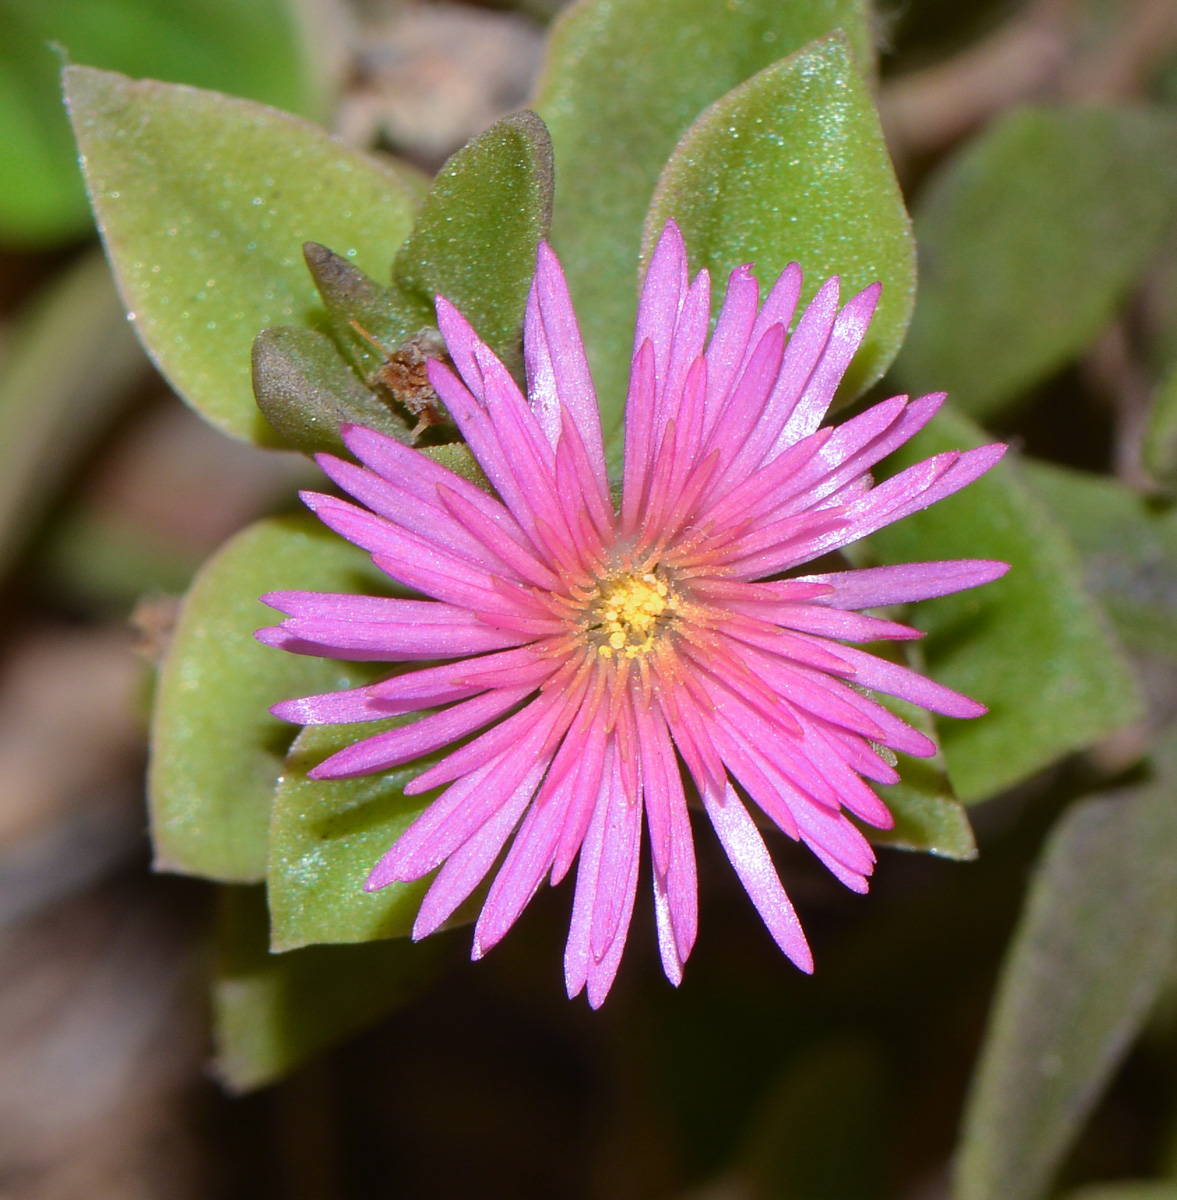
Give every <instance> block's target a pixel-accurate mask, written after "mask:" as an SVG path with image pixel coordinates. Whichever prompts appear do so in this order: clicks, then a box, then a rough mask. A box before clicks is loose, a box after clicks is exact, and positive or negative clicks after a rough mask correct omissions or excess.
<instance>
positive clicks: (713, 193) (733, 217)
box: [642, 34, 915, 396]
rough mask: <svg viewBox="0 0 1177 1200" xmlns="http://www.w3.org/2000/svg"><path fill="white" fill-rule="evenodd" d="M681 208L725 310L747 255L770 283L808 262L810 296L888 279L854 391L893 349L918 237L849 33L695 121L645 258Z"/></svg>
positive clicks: (670, 168) (658, 208)
mask: <svg viewBox="0 0 1177 1200" xmlns="http://www.w3.org/2000/svg"><path fill="white" fill-rule="evenodd" d="M669 217H673V218H674V219H675V220H676V221H677V222H678V224H679V227H680V228H681V229H682V232H683V237H684V238H685V239H686V243H687V248H688V251H689V253H690V258H691V265H692V267H693V268H695V269H698V268H700V267H706V268H707V269H708V270H709V271H710V272H711V286H712V303H713V306H714V311H718V306H719V304H720V303H721V302H722V299H723V295H724V292H725V291H726V288H727V277H728V273H729V272H730V271H731V270H733V269H734V268H735V267H738V266H740V265H741V264H743V263H749V262H754V263H755V264H756V268H757V274H758V277H759V279H760V281H761V283H762V285H763V286H765V287H767V286H769V285H771V283H772V281H774V280H775V279H776V277H777V275H779V274H780V272H781V271H783V270H784V268H785V267H786V266H787V265H788V264H789V263H791V262H797V263H800V265H801V268H802V270H803V271H804V273H805V285H804V289H803V291H802V296H801V301H802V303H807V302H808V301H809V300H810V299H812V297H813V295H814V293H816V291H817V290H818V288H819V287H821V285H822V284H823V283H824V282H825V281H826V279H828V278H829V277H830V276H831V275H839V276H840V277H841V284H842V294H843V296H844V297H845V298H846V299H849V297H850V296H852V295H854V294H855V293H856V292H858V291H860V290H861V289H862V288H864V287H866V286H867V285H868V284H871V283H874V282H875V281H877V280H881V281H882V284H883V294H882V298H881V299H880V301H879V307H878V309H877V310H876V312H875V315H874V318H873V319H872V321H871V325H870V330H869V332H868V333H867V335H866V338H865V339H864V341H863V344H862V347H861V348H860V349H859V351H858V353H857V355H856V356H855V358H854V362H853V365H852V366H851V368H850V370H849V372H848V373H847V377H846V382H845V384H844V388H845V390H846V392H847V394H848V395H850V396H853V395H855V394H857V393H858V392H860V391H861V390H862V389H863V388H864V387H866V386H868V385H869V384H871V383H873V382H874V381H875V380H876V379H878V378H879V376H881V375H882V373H883V372H884V371H885V370H886V369H887V367H888V365H889V364H890V362H891V360H892V358H894V357H895V354H896V352H897V351H898V349H899V346H900V344H901V342H902V341H903V331H904V330H905V329H906V328H907V322H908V320H909V318H910V316H911V307H912V303H913V300H914V294H915V248H914V246H913V245H912V240H911V227H910V223H909V221H908V219H907V211H906V209H905V208H904V207H903V197H902V196H901V195H900V192H899V184H898V183H897V182H896V179H895V173H894V170H893V169H892V167H891V160H890V158H889V157H888V155H887V147H886V144H885V143H884V141H883V133H882V129H881V128H880V126H879V118H878V114H877V113H876V112H875V108H874V104H873V103H872V101H871V97H870V93H869V91H868V90H867V87H866V85H865V83H864V82H863V81H862V78H861V76H860V75H859V73H858V71H857V69H856V67H855V65H854V60H853V57H852V55H851V52H850V46H849V44H848V43H847V42H846V40H845V38H844V37H842V36H841V35H839V34H834V35H832V36H831V37H828V38H825V39H823V40H821V41H819V42H817V43H815V44H814V45H813V46H810V47H807V48H806V49H804V50H801V51H799V52H798V53H796V54H794V55H793V56H792V57H791V58H787V59H785V60H784V61H783V62H780V63H777V64H775V65H774V66H772V67H769V68H767V69H766V70H764V71H761V72H760V74H759V75H756V76H754V77H753V78H752V79H750V80H748V82H747V83H745V84H743V85H742V86H740V87H738V88H736V89H735V90H734V91H732V92H730V93H729V94H728V95H726V96H724V97H723V99H721V100H719V101H718V102H717V103H715V104H714V105H712V106H711V108H709V109H708V110H707V111H706V112H705V113H703V115H702V116H701V117H700V118H699V119H698V120H697V121H696V122H695V123H694V124H693V125H692V126H691V128H690V129H689V130H688V131H687V133H686V134H685V135H684V137H683V139H682V141H681V142H679V144H678V147H677V149H676V150H675V152H674V154H673V155H672V156H671V159H670V161H669V162H668V163H667V164H666V169H665V170H664V171H663V172H662V176H661V178H660V179H659V180H658V187H657V189H656V190H655V192H654V199H653V202H652V203H651V205H650V212H649V215H648V217H647V218H646V224H645V229H644V233H643V238H642V261H643V262H647V261H648V260H649V256H650V255H651V254H652V253H653V250H654V244H655V242H656V241H657V239H658V236H659V235H660V234H661V232H662V227H663V225H664V224H665V223H666V220H667V218H669Z"/></svg>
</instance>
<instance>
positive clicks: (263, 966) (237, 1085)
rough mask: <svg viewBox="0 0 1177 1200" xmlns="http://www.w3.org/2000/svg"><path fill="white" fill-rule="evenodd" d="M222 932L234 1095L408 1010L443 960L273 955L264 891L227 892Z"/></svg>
mask: <svg viewBox="0 0 1177 1200" xmlns="http://www.w3.org/2000/svg"><path fill="white" fill-rule="evenodd" d="M218 926H219V927H218V942H219V955H218V962H217V972H216V977H215V979H214V981H213V1033H214V1037H215V1041H216V1071H217V1074H218V1075H219V1076H220V1078H221V1081H222V1082H223V1083H224V1084H225V1085H226V1086H227V1087H228V1088H229V1089H230V1090H232V1091H234V1092H246V1091H251V1090H252V1089H254V1088H259V1087H264V1086H265V1085H266V1084H268V1083H273V1082H275V1081H276V1080H278V1079H280V1078H282V1076H283V1075H286V1074H289V1072H290V1071H292V1070H294V1069H295V1068H296V1067H298V1066H300V1065H301V1064H302V1063H303V1062H305V1061H306V1060H307V1059H308V1058H310V1057H311V1056H312V1055H314V1054H317V1053H318V1052H319V1051H321V1050H324V1049H326V1048H327V1047H328V1046H331V1045H332V1044H334V1043H335V1042H339V1041H342V1040H343V1039H344V1038H345V1037H347V1036H348V1035H349V1034H352V1033H356V1032H358V1031H359V1030H361V1029H363V1028H364V1027H365V1026H368V1025H370V1024H372V1023H373V1022H374V1021H376V1020H377V1019H378V1018H379V1017H381V1016H383V1015H384V1014H385V1013H386V1012H388V1011H389V1010H390V1009H393V1008H396V1007H397V1006H399V1005H400V1004H403V1003H404V1002H405V1001H406V1000H408V999H410V998H411V997H412V996H413V995H414V994H415V993H416V992H417V991H418V990H419V989H420V988H421V987H422V986H423V985H424V984H425V983H427V982H428V980H429V979H430V977H431V975H432V972H433V966H434V963H435V961H436V957H437V955H436V952H435V950H434V948H433V946H432V945H427V946H416V945H414V944H413V943H412V942H407V941H401V942H382V943H380V944H378V945H374V946H315V947H312V948H310V949H308V950H297V951H295V952H293V953H291V954H271V953H270V951H269V945H268V943H269V929H268V919H267V916H266V898H265V891H264V889H262V888H245V887H228V888H225V889H224V890H223V893H222V899H221V911H220V918H219V922H218Z"/></svg>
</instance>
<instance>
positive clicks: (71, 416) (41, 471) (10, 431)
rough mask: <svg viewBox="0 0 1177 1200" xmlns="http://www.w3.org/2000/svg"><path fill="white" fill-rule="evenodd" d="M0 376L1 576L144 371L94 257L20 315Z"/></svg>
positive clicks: (106, 275)
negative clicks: (78, 460) (59, 489)
mask: <svg viewBox="0 0 1177 1200" xmlns="http://www.w3.org/2000/svg"><path fill="white" fill-rule="evenodd" d="M5 349H6V351H7V353H6V355H5V358H4V362H3V372H2V374H0V570H6V569H7V567H8V566H9V564H10V562H11V560H12V557H13V555H14V554H15V553H16V552H17V551H18V550H19V549H20V548H21V544H22V539H24V538H25V537H27V536H28V534H29V532H30V531H31V528H32V527H33V526H34V523H35V522H36V520H37V518H38V517H39V516H40V515H41V513H42V512H43V510H44V508H45V506H46V505H47V504H49V503H50V502H51V500H52V498H53V495H54V491H55V489H56V488H57V487H59V486H60V485H61V483H62V480H63V477H64V476H65V475H66V473H67V472H68V471H69V470H70V469H71V468H72V467H73V466H74V464H75V462H76V460H77V459H78V457H79V456H80V455H82V454H84V453H85V452H86V451H87V450H88V449H89V447H90V445H91V443H92V441H93V439H94V438H95V437H97V436H98V434H99V432H100V431H101V430H102V429H103V427H104V426H105V425H106V423H107V422H108V421H109V420H110V419H111V418H112V417H113V415H114V413H115V412H116V411H117V410H118V408H119V407H121V406H122V405H123V404H124V403H125V401H126V398H127V393H128V391H129V390H130V389H131V388H132V386H133V385H134V383H135V381H136V380H138V379H140V378H142V377H144V376H145V375H146V374H147V373H148V372H149V371H150V370H151V367H150V364H149V363H148V362H147V360H146V359H145V358H144V357H143V351H142V350H141V349H140V348H139V346H138V345H137V344H136V342H135V338H134V336H133V335H132V333H131V331H130V329H129V328H128V327H127V319H126V313H124V312H123V306H122V302H121V301H120V300H119V298H118V294H117V292H116V291H115V288H114V283H113V281H112V280H111V278H110V269H109V268H108V267H107V265H106V262H105V261H104V260H103V258H102V256H101V255H100V254H99V253H98V252H97V250H95V251H93V252H91V253H88V254H86V255H84V256H83V257H82V258H81V259H79V260H78V262H77V263H76V264H75V265H74V266H73V267H71V268H70V269H69V270H68V271H66V272H64V273H63V274H62V275H60V276H59V277H58V278H57V279H56V280H55V282H54V283H53V284H51V285H50V286H49V287H48V288H46V290H45V291H44V293H43V294H42V295H41V296H40V297H38V298H36V299H35V300H34V301H33V303H32V304H31V305H30V306H29V308H28V309H27V310H26V311H25V312H24V313H23V314H22V316H21V318H20V320H19V322H18V324H17V325H16V327H15V329H13V330H12V333H11V335H10V339H9V341H8V342H7V345H6V347H5Z"/></svg>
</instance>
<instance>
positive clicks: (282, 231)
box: [65, 67, 417, 442]
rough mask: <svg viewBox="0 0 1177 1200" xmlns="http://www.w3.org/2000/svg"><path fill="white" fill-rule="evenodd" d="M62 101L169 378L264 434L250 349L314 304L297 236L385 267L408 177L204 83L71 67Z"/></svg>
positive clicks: (230, 420)
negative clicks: (175, 83) (186, 83)
mask: <svg viewBox="0 0 1177 1200" xmlns="http://www.w3.org/2000/svg"><path fill="white" fill-rule="evenodd" d="M65 89H66V99H67V101H68V104H69V108H70V115H71V117H72V119H73V123H74V131H75V133H76V135H77V139H78V145H79V146H80V147H81V150H82V154H83V155H84V157H85V171H86V184H87V187H88V188H89V191H90V198H91V201H92V203H93V205H94V211H95V212H96V214H97V216H98V220H99V224H100V225H101V227H102V234H103V238H104V240H105V242H106V250H107V254H108V255H109V256H110V259H111V262H112V263H113V264H114V269H115V275H116V277H117V279H118V283H119V288H120V290H121V291H122V294H123V299H124V300H125V301H126V304H127V307H128V308H129V309H130V311H131V312H132V313H133V314H134V317H135V322H136V328H137V329H138V331H139V336H140V338H142V340H143V344H144V345H145V346H146V347H147V350H148V353H150V354H151V356H152V358H153V359H154V360H155V362H156V364H157V365H158V366H159V368H160V370H161V371H162V372H163V373H164V375H166V376H167V378H168V381H169V382H170V383H171V384H172V386H173V387H174V388H175V389H176V390H177V391H178V392H179V393H180V395H181V396H183V397H184V399H185V400H187V401H188V402H189V403H190V404H191V405H192V406H193V407H194V408H196V409H197V410H198V411H199V412H200V413H202V414H203V415H204V416H205V417H206V418H207V419H208V420H209V421H211V422H212V423H213V424H214V425H216V426H218V427H219V428H221V429H223V430H225V432H227V433H230V434H232V435H234V436H235V437H240V438H245V439H249V440H254V441H261V442H271V441H272V440H273V433H272V431H271V430H270V428H269V426H268V425H266V423H265V420H264V419H263V417H262V415H261V413H259V412H258V410H257V406H256V405H255V404H254V399H253V391H252V389H251V386H250V357H249V356H250V347H251V346H252V344H253V340H254V338H255V337H256V335H257V334H258V333H259V332H260V331H261V330H262V329H264V328H266V327H268V326H271V325H290V324H314V323H315V322H316V320H317V318H318V316H319V314H320V312H321V309H320V307H319V303H318V297H317V295H316V293H315V288H314V285H313V284H312V282H311V279H310V276H309V275H308V273H307V270H306V267H305V266H304V264H303V261H302V246H303V243H304V242H307V241H317V242H322V243H323V244H325V245H329V246H332V247H333V248H334V249H335V250H336V251H338V252H339V253H340V254H342V255H343V256H344V257H345V258H347V259H349V260H351V259H354V260H355V261H356V263H357V264H367V265H375V264H383V263H385V262H387V261H388V260H389V259H391V257H392V256H393V254H394V253H395V252H396V250H397V248H398V247H399V246H400V244H401V242H402V241H403V240H404V238H405V236H406V235H407V234H408V232H409V228H410V225H411V222H412V214H413V209H414V207H415V204H416V199H417V185H416V183H415V182H414V181H413V179H412V177H411V176H409V175H408V174H407V173H406V172H405V171H404V170H400V169H394V168H393V167H392V166H389V165H386V164H384V163H381V162H377V161H376V160H374V159H372V158H369V157H367V156H365V155H363V154H360V153H359V152H358V151H355V150H353V149H351V148H350V147H348V146H345V145H343V144H342V143H341V142H338V141H335V140H334V139H332V138H330V137H328V136H327V134H325V133H324V132H323V131H322V130H321V129H318V128H316V127H315V126H313V125H309V124H307V123H306V122H304V121H300V120H298V119H297V118H295V117H291V116H288V115H287V114H285V113H280V112H277V111H275V110H273V109H269V108H265V107H263V106H261V105H259V104H253V103H251V102H249V101H246V100H236V99H233V98H232V97H229V96H222V95H219V94H217V93H215V92H204V91H198V90H197V89H195V88H188V87H177V86H173V85H171V84H163V83H155V82H152V81H151V80H146V81H143V82H134V81H132V80H130V79H127V78H125V77H124V76H122V75H115V74H113V73H111V72H109V71H95V70H91V69H90V68H88V67H71V68H69V69H68V70H67V71H66V72H65Z"/></svg>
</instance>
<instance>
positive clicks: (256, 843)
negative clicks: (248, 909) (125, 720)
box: [148, 517, 382, 882]
mask: <svg viewBox="0 0 1177 1200" xmlns="http://www.w3.org/2000/svg"><path fill="white" fill-rule="evenodd" d="M381 578H382V577H381V576H379V575H378V573H377V572H376V570H375V568H373V567H372V565H371V563H370V561H369V559H368V556H367V555H366V554H365V553H364V552H363V551H362V550H359V549H357V548H356V547H355V546H352V545H350V544H349V543H347V542H344V541H343V540H342V539H341V538H338V537H336V536H335V535H334V534H333V533H330V532H329V531H328V530H326V529H324V528H323V527H322V526H321V525H319V524H318V522H316V521H314V520H313V519H311V518H309V517H283V518H276V519H273V520H267V521H259V522H258V523H257V524H256V525H252V526H250V528H248V529H246V530H245V531H244V532H242V533H240V534H238V535H237V536H236V537H235V538H233V540H232V541H230V542H229V543H228V544H227V545H225V546H224V547H223V548H222V549H221V550H220V551H218V552H217V554H215V555H214V556H213V557H212V558H211V559H209V561H208V562H207V563H206V564H205V565H204V566H203V567H202V568H201V570H200V572H199V574H198V575H197V577H196V579H195V581H194V582H193V584H192V588H191V590H190V591H189V593H188V595H187V597H186V598H185V600H184V605H183V608H182V609H181V612H180V617H179V621H178V623H177V626H176V630H175V633H174V635H173V637H172V642H171V646H170V648H169V650H168V654H167V657H166V658H165V660H164V662H163V666H162V668H161V670H160V676H159V685H158V689H157V691H156V697H155V710H154V714H153V717H152V730H151V732H152V737H151V745H152V755H151V765H150V770H149V774H148V793H149V798H150V804H151V832H152V839H153V841H154V844H155V856H156V865H157V866H158V867H160V868H162V869H164V870H169V871H179V872H182V873H184V874H189V875H203V876H206V877H208V878H211V879H220V880H225V881H233V882H252V881H255V880H260V879H263V878H265V874H266V859H267V850H266V847H267V843H268V840H269V827H270V803H271V800H272V798H273V795H274V788H275V786H276V785H277V783H278V776H279V775H280V774H281V771H282V764H283V760H284V757H285V753H286V749H287V747H288V746H289V744H290V741H291V739H292V738H293V736H294V732H295V727H294V726H292V725H288V724H287V723H286V722H284V721H279V720H278V719H277V718H276V717H272V716H270V714H269V712H268V709H269V707H270V705H272V704H276V703H277V702H278V701H279V700H287V699H290V698H292V697H294V696H303V695H307V694H309V693H314V692H323V691H330V690H333V689H338V688H344V687H349V686H351V685H353V684H356V683H360V682H367V681H368V679H369V678H370V677H371V673H372V669H371V668H370V667H367V666H366V665H365V664H361V663H340V662H333V661H331V660H329V659H322V658H312V657H308V656H304V655H298V654H289V653H287V652H286V651H283V650H276V649H274V648H273V647H271V646H263V645H262V644H261V643H260V642H258V641H257V640H256V639H255V638H254V636H253V635H254V631H255V630H256V629H259V628H261V627H262V626H263V625H272V624H275V623H276V622H277V621H279V620H280V619H281V616H280V614H278V613H276V612H275V611H274V610H273V609H271V608H267V607H266V605H264V604H262V602H261V601H260V600H259V599H258V596H260V595H261V594H262V593H263V592H271V591H279V590H284V589H298V588H306V589H313V590H316V591H339V592H364V591H367V592H371V591H373V590H376V591H379V590H381V589H380V579H381Z"/></svg>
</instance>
